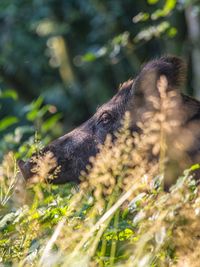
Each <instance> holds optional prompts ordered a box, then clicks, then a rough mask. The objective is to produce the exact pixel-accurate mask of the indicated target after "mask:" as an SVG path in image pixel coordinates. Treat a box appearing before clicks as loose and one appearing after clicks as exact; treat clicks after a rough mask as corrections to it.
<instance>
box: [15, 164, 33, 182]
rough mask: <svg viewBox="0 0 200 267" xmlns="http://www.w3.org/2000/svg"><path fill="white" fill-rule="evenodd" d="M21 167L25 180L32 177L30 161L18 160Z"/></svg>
mask: <svg viewBox="0 0 200 267" xmlns="http://www.w3.org/2000/svg"><path fill="white" fill-rule="evenodd" d="M17 164H18V166H19V169H20V171H21V173H22V175H23V177H24V179H25V180H27V179H29V178H30V177H31V170H30V166H29V163H27V162H24V161H23V160H21V159H20V160H18V162H17Z"/></svg>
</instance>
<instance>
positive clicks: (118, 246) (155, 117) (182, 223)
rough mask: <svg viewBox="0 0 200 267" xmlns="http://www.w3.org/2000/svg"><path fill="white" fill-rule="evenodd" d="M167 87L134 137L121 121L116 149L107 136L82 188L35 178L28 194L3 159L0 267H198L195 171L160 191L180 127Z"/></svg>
mask: <svg viewBox="0 0 200 267" xmlns="http://www.w3.org/2000/svg"><path fill="white" fill-rule="evenodd" d="M166 88H167V82H166V80H165V78H164V77H162V78H161V79H160V81H159V83H158V89H159V92H160V98H159V102H157V100H155V99H151V101H152V103H153V104H154V107H155V108H154V109H153V110H152V111H148V112H147V113H146V114H144V117H143V120H142V122H140V124H139V127H140V128H141V130H142V131H141V132H140V133H139V134H138V133H134V134H133V133H131V132H130V131H129V123H130V115H129V114H128V113H127V114H126V115H125V119H124V124H123V127H122V129H121V130H120V131H119V132H118V133H116V140H115V142H114V143H113V142H112V137H111V136H108V137H107V139H106V141H105V144H104V145H103V146H101V147H100V153H99V154H98V155H97V156H96V157H95V158H91V163H92V167H91V166H88V167H87V173H82V174H81V183H80V185H79V186H77V185H66V186H62V187H57V186H53V185H48V184H43V183H40V181H41V180H42V179H38V180H37V184H34V185H32V186H31V187H29V188H26V185H25V183H24V182H23V179H22V177H21V175H20V173H19V172H18V171H17V168H16V162H15V159H14V158H13V156H12V154H9V155H7V156H5V158H4V161H3V163H2V165H1V169H0V181H1V185H2V186H1V192H0V193H1V194H0V196H1V199H0V200H1V220H0V229H1V233H0V235H1V239H0V261H1V266H48V267H49V266H69V267H70V266H73V267H74V266H77V267H89V266H121V267H128V266H131V267H132V266H140V267H146V266H152V267H153V266H194V267H195V266H200V255H199V254H200V253H199V250H198V247H199V245H200V241H199V240H200V239H199V235H200V232H199V231H200V226H199V225H200V224H199V215H200V197H199V187H198V185H197V184H196V181H195V180H194V179H193V177H192V174H191V172H192V171H193V170H195V169H197V168H199V165H198V164H197V165H194V166H192V167H191V168H190V169H188V170H185V171H184V172H183V174H182V175H181V176H180V177H179V178H178V179H177V181H176V182H175V183H174V184H173V185H172V186H171V188H170V190H169V191H165V190H164V177H165V173H166V171H167V168H168V167H167V165H166V160H167V156H168V151H169V147H168V146H167V144H168V143H167V141H168V140H167V136H168V135H169V133H170V132H172V131H175V130H177V129H178V127H179V124H178V122H176V121H174V120H172V119H171V117H170V116H169V114H170V112H171V109H173V108H174V105H173V98H174V95H171V93H170V92H169V93H168V92H167V91H166ZM169 103H170V104H169ZM149 118H151V120H150V119H149ZM173 127H174V128H173ZM50 158H51V157H50ZM48 162H49V161H48ZM38 166H40V168H42V169H43V167H42V165H41V164H39V165H38ZM45 168H46V167H45ZM45 168H44V172H43V174H42V176H45V173H46V172H45V171H46V169H45ZM44 179H45V177H44ZM44 179H43V180H44ZM170 182H171V181H170Z"/></svg>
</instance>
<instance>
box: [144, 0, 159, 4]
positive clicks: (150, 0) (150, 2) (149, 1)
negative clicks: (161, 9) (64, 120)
mask: <svg viewBox="0 0 200 267" xmlns="http://www.w3.org/2000/svg"><path fill="white" fill-rule="evenodd" d="M158 1H159V0H147V3H148V4H149V5H155V4H157V3H158Z"/></svg>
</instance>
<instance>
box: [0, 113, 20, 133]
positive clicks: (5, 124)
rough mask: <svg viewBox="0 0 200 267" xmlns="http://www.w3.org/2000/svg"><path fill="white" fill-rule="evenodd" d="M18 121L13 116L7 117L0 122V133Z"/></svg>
mask: <svg viewBox="0 0 200 267" xmlns="http://www.w3.org/2000/svg"><path fill="white" fill-rule="evenodd" d="M18 121H19V120H18V118H17V117H14V116H7V117H5V118H4V119H3V120H1V121H0V131H3V130H5V129H7V128H8V127H9V126H11V125H13V124H15V123H17V122H18Z"/></svg>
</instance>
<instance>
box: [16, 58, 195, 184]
mask: <svg viewBox="0 0 200 267" xmlns="http://www.w3.org/2000/svg"><path fill="white" fill-rule="evenodd" d="M161 76H165V78H166V80H167V84H168V85H167V91H172V92H173V91H174V92H176V101H177V105H176V106H175V107H174V111H173V114H174V117H176V118H178V120H179V121H180V125H181V128H179V131H178V132H176V133H173V134H172V135H171V139H169V140H171V141H173V140H174V139H175V138H179V141H180V142H182V143H183V144H184V143H185V142H186V134H188V135H189V139H190V142H189V145H187V146H186V148H185V152H186V153H185V155H186V156H184V157H183V156H180V154H179V156H177V154H176V153H174V151H173V150H172V153H171V163H172V164H171V165H174V162H175V163H176V164H175V166H176V168H177V169H183V168H185V167H187V165H188V164H192V163H196V162H199V160H200V158H199V155H198V152H199V148H200V131H199V130H198V129H199V128H200V127H199V121H200V102H199V101H197V100H195V99H193V98H191V97H189V96H186V95H184V94H182V93H181V92H180V89H181V87H182V86H183V85H184V81H185V77H186V67H185V64H184V62H183V61H182V60H181V59H179V58H177V57H173V56H166V57H161V58H160V59H157V60H153V61H150V62H149V63H147V64H146V65H144V67H143V68H142V69H141V71H140V73H139V74H138V76H137V77H136V79H135V80H129V81H127V82H126V83H124V84H122V86H121V89H120V90H119V91H118V93H117V94H116V95H115V96H114V97H113V98H112V99H111V100H110V101H109V102H107V103H106V104H104V105H103V106H101V107H100V108H99V109H98V110H97V112H96V113H95V114H94V115H93V116H92V117H91V118H90V119H89V120H88V121H86V122H85V123H83V124H82V125H81V126H79V127H78V128H76V129H75V130H73V131H72V132H70V133H67V134H65V135H64V136H62V137H60V138H58V139H56V140H55V141H53V142H52V143H50V144H49V145H48V146H47V147H46V148H44V150H43V151H42V152H41V153H44V152H47V151H50V152H52V153H53V155H54V157H55V158H56V161H57V164H58V165H59V166H60V172H58V174H57V177H56V178H55V179H54V180H53V181H52V182H53V183H55V184H63V183H66V182H69V181H74V182H78V181H79V175H80V171H81V170H85V167H86V165H87V164H88V163H89V158H90V157H91V156H95V155H96V154H97V153H98V145H99V144H103V143H104V141H105V138H106V136H107V134H111V135H113V136H114V133H115V132H116V131H117V130H118V129H119V128H120V126H121V122H122V119H123V116H124V114H125V112H126V111H129V112H130V114H131V115H130V116H131V123H130V129H131V131H140V129H139V128H138V126H137V122H138V121H140V120H142V114H144V112H146V111H148V110H152V109H153V106H152V104H151V102H150V101H149V99H150V96H154V97H158V98H160V95H159V92H158V87H157V82H158V81H159V79H160V77H161ZM180 111H181V114H180ZM173 114H172V115H173ZM179 115H180V116H179ZM191 136H192V138H191ZM172 139H173V140H172ZM171 141H170V142H171ZM171 147H173V145H171ZM173 155H174V157H173ZM183 158H184V160H183ZM183 162H184V163H183ZM34 164H35V163H34V162H32V161H31V160H28V161H27V162H23V161H22V160H21V161H19V167H20V170H21V172H22V174H23V176H24V178H25V179H29V178H31V177H32V176H33V175H35V173H34V172H33V170H32V169H33V167H34ZM177 166H178V167H177ZM51 171H53V170H51Z"/></svg>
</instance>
